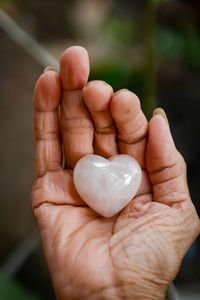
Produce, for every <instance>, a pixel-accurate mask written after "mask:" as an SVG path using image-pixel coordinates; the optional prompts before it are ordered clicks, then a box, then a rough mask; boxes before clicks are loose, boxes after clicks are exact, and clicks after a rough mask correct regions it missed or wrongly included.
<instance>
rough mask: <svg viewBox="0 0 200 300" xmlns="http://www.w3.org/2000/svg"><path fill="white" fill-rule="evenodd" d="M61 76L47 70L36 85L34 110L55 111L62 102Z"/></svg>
mask: <svg viewBox="0 0 200 300" xmlns="http://www.w3.org/2000/svg"><path fill="white" fill-rule="evenodd" d="M60 97H61V82H60V76H59V75H58V74H57V73H56V72H55V71H53V70H46V72H45V73H43V74H42V75H41V76H40V77H39V79H38V81H37V82H36V85H35V90H34V108H35V109H37V110H40V111H53V110H55V109H56V108H57V107H58V105H59V102H60Z"/></svg>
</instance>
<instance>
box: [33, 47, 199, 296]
mask: <svg viewBox="0 0 200 300" xmlns="http://www.w3.org/2000/svg"><path fill="white" fill-rule="evenodd" d="M88 75H89V62H88V55H87V52H86V50H85V49H83V48H81V47H71V48H69V49H67V50H66V51H65V52H64V53H63V55H62V57H61V62H60V75H58V74H57V73H56V72H55V71H53V70H47V71H46V72H45V73H44V74H42V75H41V77H40V78H39V79H38V81H37V84H36V87H35V92H34V133H35V142H36V179H35V182H34V185H33V189H32V197H31V198H32V209H33V213H34V215H35V217H36V219H37V221H38V224H39V228H40V231H41V237H42V243H43V248H44V252H45V256H46V260H47V264H48V267H49V271H50V274H51V277H52V281H53V285H54V289H55V293H56V296H57V297H58V299H60V300H61V299H62V300H63V299H122V298H123V299H142V300H144V299H164V298H165V295H166V291H167V288H168V286H169V284H170V283H171V281H172V280H173V279H174V278H175V276H176V274H177V271H178V270H179V267H180V264H181V260H182V258H183V256H184V254H185V253H186V251H187V249H188V248H189V246H190V245H191V243H192V242H193V241H194V239H195V238H196V237H197V235H198V234H199V230H200V222H199V218H198V216H197V213H196V211H195V208H194V206H193V204H192V202H191V199H190V195H189V191H188V187H187V181H186V166H185V162H184V160H183V158H182V156H181V155H180V153H179V152H178V151H177V149H176V148H175V145H174V142H173V140H172V137H171V134H170V129H169V126H168V123H167V121H166V120H165V119H164V117H163V116H162V115H161V114H157V115H155V116H153V117H152V119H151V120H150V122H149V123H148V122H147V120H146V118H145V116H144V114H143V112H142V111H141V108H140V102H139V100H138V98H137V97H136V95H135V94H133V93H132V92H130V91H128V90H120V91H118V92H117V93H113V90H112V88H111V86H109V85H108V84H107V83H105V82H102V81H91V82H90V83H88V84H87V85H86V83H87V79H88ZM59 108H60V111H59ZM62 147H63V148H62ZM62 149H63V150H64V155H63V157H62ZM93 153H95V154H98V155H101V156H104V157H106V158H108V157H110V156H112V155H115V154H117V153H123V154H128V155H131V156H133V157H135V158H136V159H137V160H138V162H139V163H140V166H141V168H142V170H143V177H142V184H141V187H140V189H139V191H138V193H137V195H136V197H135V198H134V199H132V201H131V202H130V203H129V204H128V205H127V206H126V207H125V208H124V209H123V210H122V211H121V212H120V213H119V214H118V215H116V216H114V217H112V218H104V217H101V216H99V215H98V214H97V213H95V212H94V211H93V210H92V209H91V208H89V207H88V206H87V205H86V204H85V203H84V201H83V200H82V199H81V198H80V197H79V196H78V194H77V192H76V190H75V188H74V185H73V180H72V172H73V167H74V166H75V164H76V162H77V161H78V160H79V159H80V158H81V157H82V156H84V155H87V154H93ZM63 160H64V162H65V167H64V168H63V167H62V165H63V163H62V161H63Z"/></svg>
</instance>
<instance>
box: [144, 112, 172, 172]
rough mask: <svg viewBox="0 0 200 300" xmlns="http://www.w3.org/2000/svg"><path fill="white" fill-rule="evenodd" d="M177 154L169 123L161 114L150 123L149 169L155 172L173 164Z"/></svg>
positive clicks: (155, 116) (148, 144)
mask: <svg viewBox="0 0 200 300" xmlns="http://www.w3.org/2000/svg"><path fill="white" fill-rule="evenodd" d="M176 153H177V149H176V147H175V144H174V141H173V138H172V135H171V132H170V128H169V126H168V123H167V121H166V120H165V118H164V117H163V116H162V115H160V114H156V115H154V116H153V117H152V118H151V120H150V121H149V131H148V143H147V169H148V170H149V171H150V172H155V171H156V170H158V169H160V168H162V167H163V168H164V167H166V166H167V164H173V163H174V158H175V157H176V155H175V154H176Z"/></svg>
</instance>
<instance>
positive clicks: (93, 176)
mask: <svg viewBox="0 0 200 300" xmlns="http://www.w3.org/2000/svg"><path fill="white" fill-rule="evenodd" d="M141 177H142V173H141V168H140V166H139V164H138V162H137V161H136V160H135V159H134V158H132V157H131V156H129V155H124V154H119V155H115V156H113V157H111V158H109V159H105V158H103V157H101V156H99V155H87V156H84V157H83V158H81V159H80V160H79V161H78V163H77V164H76V166H75V168H74V174H73V180H74V185H75V188H76V190H77V192H78V193H79V195H80V196H81V198H82V199H83V200H84V201H85V202H86V203H87V204H88V205H89V206H90V207H91V208H92V209H93V210H95V211H96V212H97V213H99V214H100V215H102V216H104V217H112V216H114V215H115V214H116V213H118V212H119V211H120V210H122V209H123V208H124V207H125V206H126V205H127V204H128V203H129V202H130V201H131V200H132V199H133V197H134V196H135V194H136V193H137V191H138V189H139V186H140V183H141Z"/></svg>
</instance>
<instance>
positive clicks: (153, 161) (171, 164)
mask: <svg viewBox="0 0 200 300" xmlns="http://www.w3.org/2000/svg"><path fill="white" fill-rule="evenodd" d="M147 171H148V172H149V176H150V180H151V183H152V185H153V193H154V200H155V201H157V202H160V203H163V204H166V205H169V206H172V205H174V204H178V203H181V202H184V201H186V200H188V199H190V196H189V191H188V187H187V179H186V164H185V162H184V159H183V157H182V156H181V154H180V153H179V152H178V151H177V149H176V147H175V145H174V142H173V139H172V136H171V133H170V129H169V126H168V123H167V122H166V120H165V119H164V117H163V116H162V115H159V114H158V115H155V116H154V117H153V118H152V119H151V120H150V123H149V136H148V144H147Z"/></svg>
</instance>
